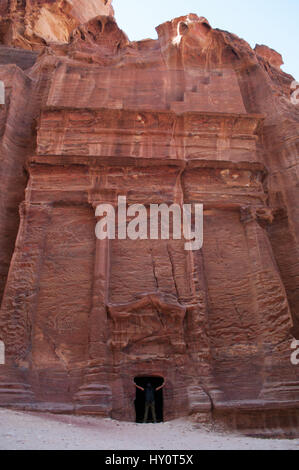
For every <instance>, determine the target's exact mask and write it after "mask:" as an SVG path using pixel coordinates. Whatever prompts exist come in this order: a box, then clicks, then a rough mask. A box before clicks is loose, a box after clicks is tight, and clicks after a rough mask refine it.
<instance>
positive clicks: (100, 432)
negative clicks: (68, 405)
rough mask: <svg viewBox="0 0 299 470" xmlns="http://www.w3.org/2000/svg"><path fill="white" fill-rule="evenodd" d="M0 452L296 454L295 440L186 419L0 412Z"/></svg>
mask: <svg viewBox="0 0 299 470" xmlns="http://www.w3.org/2000/svg"><path fill="white" fill-rule="evenodd" d="M0 449H1V450H15V449H18V450H21V449H27V450H43V449H51V450H56V449H58V450H71V449H74V450H81V449H82V450H89V449H90V450H95V449H99V450H126V449H128V450H147V449H149V450H150V449H152V450H164V449H165V450H222V449H223V450H235V449H241V450H242V449H243V450H253V449H256V450H264V449H265V450H268V449H269V450H270V449H273V450H299V439H298V440H286V439H284V440H275V439H254V438H249V437H243V436H239V435H237V434H228V433H219V432H218V433H217V432H211V431H208V430H203V429H202V427H200V425H198V424H194V423H192V422H190V421H188V420H186V419H180V420H176V421H172V422H167V423H161V424H135V423H122V422H117V421H113V420H111V419H102V418H96V417H85V416H69V415H51V414H46V413H44V414H35V413H25V412H19V411H12V410H6V409H0Z"/></svg>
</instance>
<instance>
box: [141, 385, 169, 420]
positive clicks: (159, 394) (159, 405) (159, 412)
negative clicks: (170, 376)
mask: <svg viewBox="0 0 299 470" xmlns="http://www.w3.org/2000/svg"><path fill="white" fill-rule="evenodd" d="M134 382H135V383H136V384H137V385H139V386H140V387H142V388H145V386H146V384H147V383H148V382H150V383H151V384H152V386H153V388H157V387H160V385H162V384H163V382H164V379H163V377H135V379H134ZM155 404H156V416H157V421H158V423H161V422H162V421H163V388H162V389H160V390H158V391H156V392H155ZM135 411H136V423H143V418H144V411H145V399H144V392H143V391H142V390H140V389H139V388H137V387H136V399H135ZM147 422H148V423H152V422H153V417H152V413H151V410H149V414H148V420H147Z"/></svg>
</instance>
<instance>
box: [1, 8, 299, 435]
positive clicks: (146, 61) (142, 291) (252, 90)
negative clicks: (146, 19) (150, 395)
mask: <svg viewBox="0 0 299 470" xmlns="http://www.w3.org/2000/svg"><path fill="white" fill-rule="evenodd" d="M2 3H3V2H2ZM11 3H12V2H11ZM42 3H48V2H42ZM58 3H59V2H55V4H56V6H55V8H57V4H58ZM68 3H71V2H68ZM72 3H74V4H75V2H72ZM27 4H28V5H31V2H27ZM28 5H27V6H28ZM108 6H109V5H108V4H107V7H108ZM43 8H45V6H40V9H39V10H36V11H38V12H40V11H42V9H43ZM53 8H54V7H53ZM76 11H81V10H76ZM77 16H79V14H78V13H77ZM85 19H87V18H85ZM13 24H15V23H13ZM55 24H56V26H57V28H58V29H59V34H60V32H61V34H62V31H63V27H62V26H61V29H60V25H59V23H55ZM73 26H74V29H73V31H72V33H71V34H70V36H69V42H67V36H65V41H64V42H65V44H58V42H59V41H56V40H55V44H51V45H50V44H48V45H44V47H43V49H42V51H41V54H40V55H39V56H38V57H36V56H35V57H32V52H29V51H21V50H19V55H18V61H19V62H17V63H18V66H16V65H13V66H12V65H2V66H1V68H0V79H1V80H3V81H4V83H5V85H6V90H7V94H8V95H7V96H8V97H9V99H8V100H7V102H6V104H5V106H2V108H1V129H2V131H1V167H0V170H1V178H0V184H1V198H2V199H1V206H0V209H1V211H2V212H1V232H0V244H1V263H2V259H3V263H2V264H1V276H2V277H1V280H2V290H3V289H4V285H5V292H4V295H3V300H2V308H1V316H0V334H1V337H2V339H3V341H4V342H5V346H6V364H5V365H4V366H0V379H1V380H0V403H1V404H6V405H7V404H9V405H14V406H19V407H21V408H24V407H25V408H30V409H40V410H41V409H43V410H51V411H56V412H61V411H69V412H74V411H75V412H77V413H83V412H84V413H98V414H102V415H105V416H107V415H111V416H112V417H114V418H117V419H130V420H134V419H135V410H134V397H135V386H134V378H135V377H139V376H140V377H141V376H160V377H163V378H164V379H165V380H166V386H165V388H164V410H163V411H164V419H166V420H168V419H172V418H175V417H179V416H184V415H188V414H194V415H195V416H198V418H199V419H200V420H202V419H217V420H221V421H224V422H226V423H227V426H229V427H231V428H238V429H242V430H243V431H244V432H246V433H250V434H254V433H256V432H258V433H263V432H264V433H265V434H267V435H269V434H273V435H274V434H275V435H281V434H288V435H295V434H298V429H299V410H298V404H299V400H298V392H299V369H298V366H295V365H292V364H291V361H290V356H291V353H292V350H291V343H292V340H293V337H294V336H295V337H296V338H297V339H299V331H298V322H299V310H298V306H299V288H298V282H299V258H298V233H299V227H298V225H299V213H298V203H297V201H298V179H297V173H296V171H297V166H296V156H297V154H298V127H299V126H298V118H299V108H298V105H294V104H293V103H292V102H291V100H290V94H291V83H292V81H293V78H292V77H291V76H290V75H287V74H285V73H284V72H282V71H281V70H280V67H279V66H280V62H281V61H280V58H279V55H278V54H277V53H275V51H271V50H270V49H268V48H266V47H265V46H258V47H257V48H256V51H254V50H252V49H251V48H250V46H249V45H248V44H247V43H246V42H245V41H243V40H241V39H240V38H238V37H237V36H235V35H232V34H230V33H228V32H225V31H220V30H217V29H213V28H212V27H211V25H210V24H209V22H208V21H207V20H206V19H205V18H202V17H201V18H199V17H197V16H196V15H194V14H190V15H188V16H186V17H180V18H176V19H174V20H172V21H170V22H167V23H164V24H163V25H160V26H159V27H158V28H157V32H158V40H145V41H140V42H129V41H128V39H127V37H126V35H125V34H124V33H123V32H122V31H120V30H119V28H118V27H117V24H116V22H115V20H114V19H113V17H112V16H107V15H106V16H97V17H96V18H93V19H89V18H88V21H87V22H86V23H85V24H81V25H73ZM59 34H58V32H57V34H56V38H57V37H58V36H59ZM23 36H24V35H23ZM27 40H28V41H29V43H30V47H29V48H32V49H35V46H36V38H35V36H34V37H33V36H32V38H31V37H30V35H29V36H28V37H27ZM5 41H6V40H3V42H5ZM60 42H63V41H60ZM66 42H67V43H66ZM6 44H7V43H6ZM10 44H11V43H10ZM38 44H40V43H38ZM19 45H20V46H21V47H25V48H27V45H26V44H25V43H22V42H20V43H19ZM6 47H7V46H6ZM12 50H13V49H12ZM0 52H1V51H0ZM28 54H31V55H30V57H29V56H28ZM12 57H13V56H10V59H9V61H11V60H13V59H12ZM0 60H2V59H1V54H0ZM30 60H32V61H33V64H32V66H31V67H30V68H28V67H27V66H26V64H28V63H29V62H30ZM9 61H7V60H6V61H5V60H3V62H2V63H3V64H9V63H10V62H9ZM16 109H18V111H19V112H16ZM24 166H25V167H26V169H27V171H28V173H29V179H28V183H27V189H26V193H25V197H24V190H25V184H26V174H25V173H23V169H24ZM2 188H3V189H2ZM119 195H122V196H124V195H125V196H127V200H128V203H129V204H133V203H143V204H146V205H149V204H150V203H163V202H165V203H168V204H169V203H172V202H176V203H179V204H181V203H183V202H184V203H195V202H198V203H203V204H204V245H203V248H202V250H199V251H194V252H188V251H185V250H184V242H183V241H180V240H172V239H171V240H168V241H167V240H138V241H132V240H110V241H108V240H105V241H100V240H97V239H96V237H95V230H94V229H95V225H96V222H97V218H96V217H95V208H96V207H97V205H98V204H99V203H101V202H105V203H111V204H114V205H116V204H117V198H118V196H119ZM23 199H24V201H23V202H22V203H21V204H20V206H19V203H20V202H21V201H22V200H23ZM18 206H19V214H20V225H19V218H18V215H17V210H18ZM18 225H19V231H18V235H17V239H16V243H15V247H14V241H15V237H16V232H17V227H18ZM2 247H3V248H2ZM13 247H14V254H13V257H12V258H11V255H12V252H13ZM9 266H10V269H9V273H8V267H9Z"/></svg>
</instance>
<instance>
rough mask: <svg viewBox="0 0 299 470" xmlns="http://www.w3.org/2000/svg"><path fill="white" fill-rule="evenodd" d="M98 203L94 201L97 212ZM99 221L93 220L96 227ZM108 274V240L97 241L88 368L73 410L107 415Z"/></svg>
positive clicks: (110, 402)
mask: <svg viewBox="0 0 299 470" xmlns="http://www.w3.org/2000/svg"><path fill="white" fill-rule="evenodd" d="M98 204H99V202H93V203H92V206H93V208H94V211H96V208H97V205H98ZM97 221H98V219H97V218H95V228H96V223H97ZM109 271H110V240H109V239H108V238H107V239H105V240H99V239H98V238H97V239H96V251H95V262H94V278H93V295H92V307H91V311H90V316H89V365H88V369H87V372H86V375H85V378H84V383H83V385H82V386H81V387H80V388H79V390H78V391H77V392H76V394H75V396H74V399H75V401H76V402H77V405H76V410H77V412H82V413H86V412H87V413H88V412H90V413H97V414H101V415H104V416H107V415H109V414H110V412H111V407H112V393H111V388H110V386H109V385H108V377H107V366H108V346H107V341H108V337H107V334H108V331H107V308H106V305H107V303H108V290H109Z"/></svg>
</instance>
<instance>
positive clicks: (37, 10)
mask: <svg viewBox="0 0 299 470" xmlns="http://www.w3.org/2000/svg"><path fill="white" fill-rule="evenodd" d="M113 14H114V12H113V8H112V6H111V0H55V1H54V0H1V2H0V22H1V23H0V42H2V43H4V44H6V45H11V46H14V47H22V48H25V49H34V50H39V49H41V48H42V47H43V46H44V45H45V44H49V43H68V42H69V39H70V33H71V32H72V31H73V29H74V28H75V27H76V26H78V25H79V24H81V23H85V22H86V21H88V20H90V19H92V18H94V17H95V16H98V15H106V16H113Z"/></svg>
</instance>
